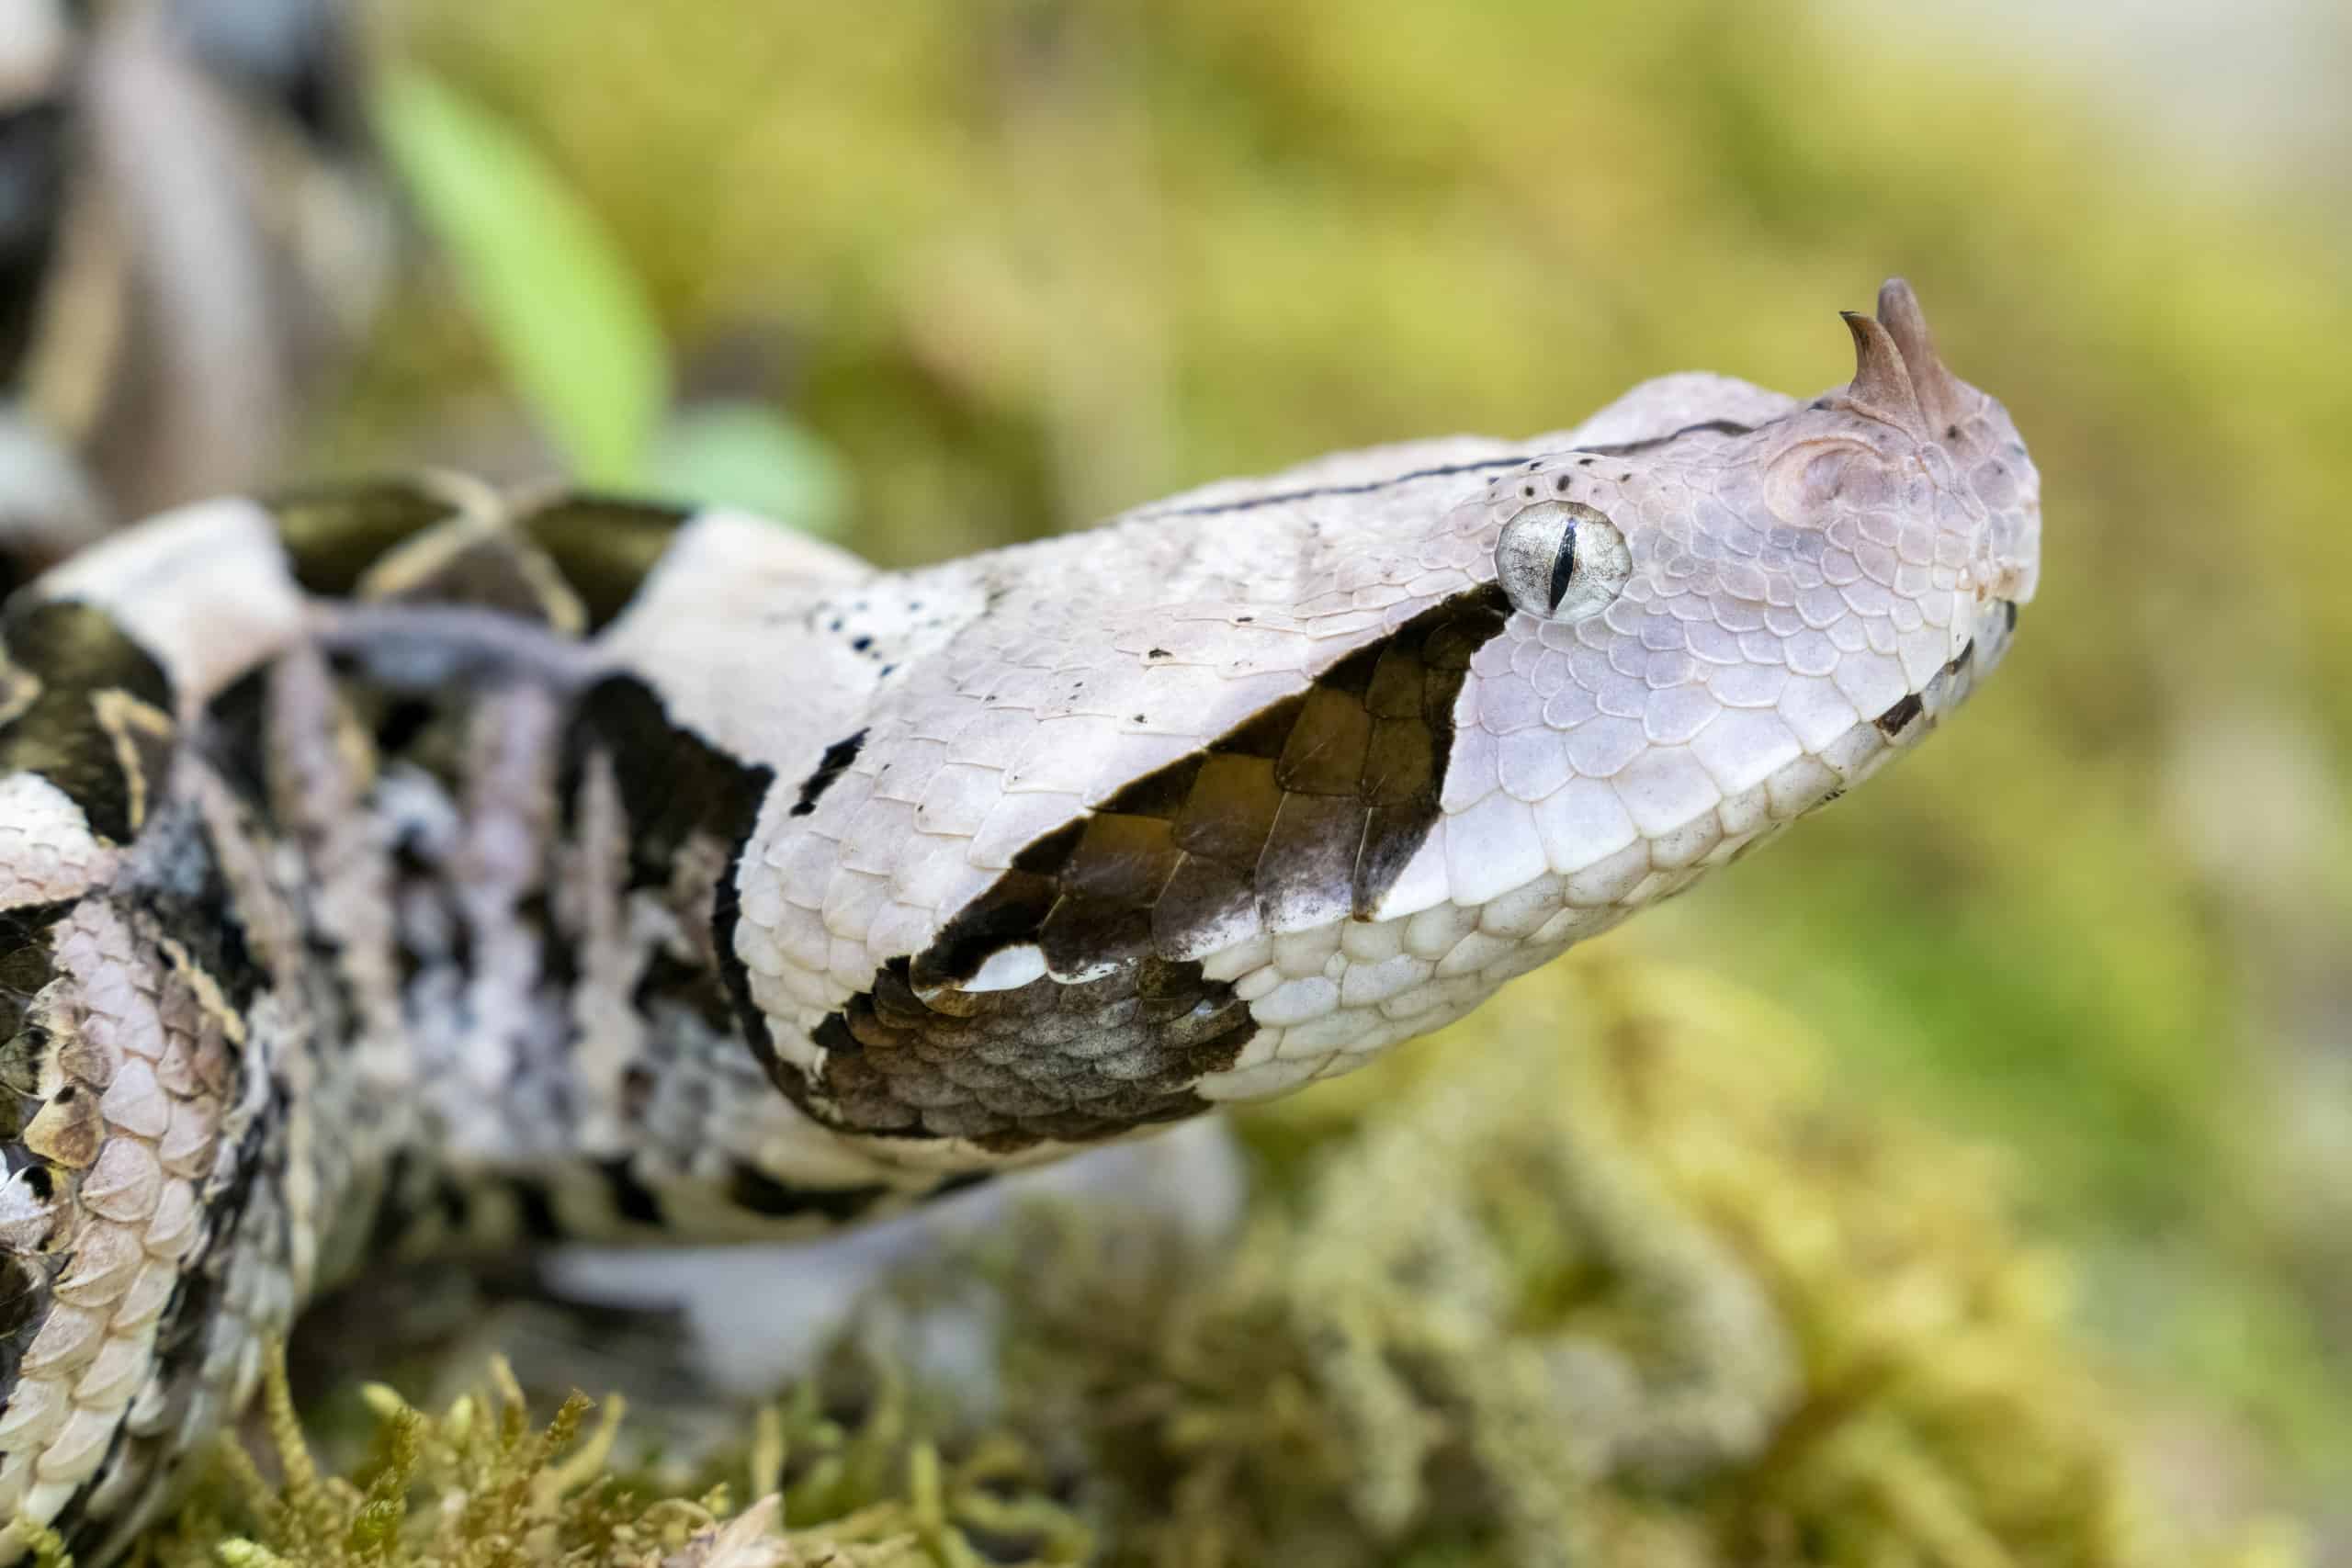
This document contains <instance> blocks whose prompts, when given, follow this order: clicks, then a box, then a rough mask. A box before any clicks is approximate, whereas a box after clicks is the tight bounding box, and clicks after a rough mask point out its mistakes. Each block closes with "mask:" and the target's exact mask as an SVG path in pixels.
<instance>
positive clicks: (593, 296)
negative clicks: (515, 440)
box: [374, 67, 670, 486]
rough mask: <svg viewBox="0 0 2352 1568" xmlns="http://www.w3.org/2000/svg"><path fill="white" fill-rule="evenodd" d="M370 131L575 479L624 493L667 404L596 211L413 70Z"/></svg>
mask: <svg viewBox="0 0 2352 1568" xmlns="http://www.w3.org/2000/svg"><path fill="white" fill-rule="evenodd" d="M374 108H375V120H376V128H377V134H378V137H379V140H380V141H381V142H382V144H383V147H384V151H385V154H386V156H387V158H388V159H389V160H390V164H391V165H392V167H393V169H394V171H395V172H396V174H397V175H398V176H399V178H400V180H401V184H402V186H404V187H405V188H406V190H407V192H408V195H409V197H410V198H411V199H412V200H413V202H414V204H415V206H416V209H417V211H418V212H419V214H420V215H421V216H422V218H423V220H424V224H425V226H426V228H427V229H428V230H429V231H431V232H432V234H433V236H434V237H435V239H436V240H437V241H439V243H441V245H442V246H443V247H444V248H445V249H446V250H447V253H448V254H449V256H450V258H451V260H452V262H453V263H454V264H455V265H456V267H457V270H458V276H459V277H460V279H461V280H462V282H463V285H464V288H465V290H466V293H467V295H468V297H469V300H470V301H471V303H472V305H473V308H474V310H476V312H478V313H479V315H480V316H481V322H482V326H483V329H484V331H486V332H487V333H489V336H490V340H491V343H492V346H493V347H494V348H495V349H496V351H497V354H498V356H499V358H500V360H501V361H502V362H503V365H504V367H505V370H506V374H507V376H508V377H509V378H511V379H512V381H513V382H514V385H515V389H517V390H518V391H519V392H520V394H521V395H522V397H523V399H524V400H526V402H527V403H528V404H529V406H530V408H531V410H532V412H534V414H535V415H536V416H537V419H538V420H539V422H540V423H541V424H542V425H543V426H544V427H545V429H546V430H547V433H548V436H549V437H550V438H551V439H552V440H553V441H554V442H555V444H556V445H557V446H559V447H560V449H561V450H562V452H563V455H564V457H565V458H566V460H567V461H568V462H570V464H571V467H572V468H573V470H574V471H575V473H576V474H577V476H578V477H579V478H581V479H584V480H585V481H587V482H589V483H591V484H608V485H623V486H625V485H630V484H634V483H636V482H638V481H639V479H640V478H641V477H642V475H643V472H644V463H645V457H646V452H647V449H648V446H649V445H650V441H651V438H652V434H653V430H654V426H655V423H656V422H657V421H659V420H660V418H661V416H662V409H663V408H664V406H665V405H666V404H667V403H668V401H669V397H670V372H669V356H668V353H667V349H666V345H665V344H663V341H662V330H661V327H660V325H659V324H658V322H657V321H655V319H654V315H653V310H652V306H651V304H650V301H649V300H648V299H646V295H645V290H644V288H642V287H641V286H640V284H639V281H638V279H637V277H636V276H635V275H634V274H633V273H631V272H630V270H629V268H628V265H627V264H626V263H625V262H624V261H623V259H622V258H621V255H620V253H619V251H618V250H617V249H616V247H615V245H614V243H613V241H612V237H611V235H610V234H609V233H608V232H607V231H606V230H605V226H604V224H603V223H602V222H601V221H599V220H598V219H597V218H596V215H595V214H594V212H592V211H590V210H589V209H587V208H586V207H585V206H583V205H582V203H581V201H580V199H579V197H577V196H575V195H574V194H573V193H572V192H571V190H570V189H569V188H568V187H567V186H565V185H564V183H563V180H562V178H561V176H560V175H558V174H557V172H556V171H555V170H554V169H553V168H552V167H550V166H549V164H548V162H547V160H546V159H544V158H542V157H541V156H540V155H539V154H538V153H537V152H536V151H534V150H533V149H532V147H531V146H530V145H529V143H528V142H526V141H525V140H524V139H523V137H522V136H521V135H520V134H519V133H518V132H517V131H516V130H515V127H513V126H512V125H510V124H508V123H507V122H506V121H504V120H503V119H501V118H499V117H498V116H496V115H494V114H492V113H490V112H489V111H487V110H485V109H483V108H482V107H481V106H480V105H477V104H474V103H470V102H469V101H468V100H467V99H466V98H465V97H464V96H462V95H460V94H458V93H456V92H454V91H452V90H451V89H450V88H449V87H448V86H447V85H445V84H443V83H442V82H441V81H439V80H438V79H436V78H435V77H434V76H433V75H432V74H430V73H426V72H424V71H421V70H418V69H416V68H414V67H404V68H398V69H394V70H392V71H390V72H388V73H386V76H385V79H384V81H383V83H382V85H380V87H379V89H378V93H377V96H376V102H375V106H374Z"/></svg>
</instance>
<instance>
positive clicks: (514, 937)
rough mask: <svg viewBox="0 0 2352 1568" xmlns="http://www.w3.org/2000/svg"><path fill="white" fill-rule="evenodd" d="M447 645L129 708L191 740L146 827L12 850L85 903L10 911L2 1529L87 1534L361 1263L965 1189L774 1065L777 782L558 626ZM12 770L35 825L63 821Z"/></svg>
mask: <svg viewBox="0 0 2352 1568" xmlns="http://www.w3.org/2000/svg"><path fill="white" fill-rule="evenodd" d="M414 629H415V628H413V627H410V626H393V627H391V628H389V629H387V628H385V627H378V628H376V629H375V630H374V631H371V632H368V634H366V635H356V636H331V637H326V638H324V639H322V640H313V641H305V642H302V643H300V644H297V645H296V646H295V647H293V648H292V649H289V650H288V651H287V652H285V653H283V654H282V655H281V656H279V657H278V658H277V659H275V660H272V661H270V662H268V663H266V664H264V665H262V666H260V667H258V668H256V669H254V671H251V672H250V673H248V674H247V675H245V676H244V677H243V678H242V679H240V680H239V681H237V682H235V683H233V684H232V685H231V686H230V687H229V688H228V689H226V690H225V691H223V692H221V693H220V694H219V695H218V696H217V697H216V698H215V699H214V700H213V701H212V702H211V703H210V704H209V705H208V707H207V709H206V711H205V713H204V714H203V716H201V717H200V719H198V721H197V722H196V723H194V724H193V725H190V726H187V727H186V728H185V729H184V730H183V732H182V733H181V734H180V736H179V742H180V743H179V744H177V745H176V746H171V745H167V744H166V742H167V740H168V739H169V738H170V735H171V730H170V728H169V727H168V726H166V725H164V724H162V723H160V722H157V723H153V724H150V723H148V722H147V721H146V720H144V719H142V718H141V717H139V716H137V714H136V712H135V711H134V710H131V709H125V710H124V711H123V712H121V713H118V714H116V715H115V716H114V728H115V731H116V733H117V735H118V737H119V740H120V742H121V745H122V746H123V747H124V748H127V749H130V750H136V749H137V748H138V747H139V746H140V745H141V743H142V739H141V738H142V737H148V738H151V739H153V742H154V744H153V748H152V750H150V751H149V752H148V754H147V761H148V762H149V763H151V764H152V770H153V771H152V773H144V772H141V770H139V769H137V768H132V769H130V770H127V771H126V774H125V776H127V777H131V778H134V779H137V780H140V781H141V782H140V783H139V784H138V786H137V787H138V791H139V795H140V798H139V799H138V800H137V801H136V802H135V803H134V804H133V807H132V808H131V809H130V811H129V813H128V817H127V822H126V825H130V823H135V828H136V830H135V831H133V832H124V833H122V834H121V835H120V840H119V847H116V845H113V844H107V843H104V842H100V843H99V844H98V847H97V848H96V850H95V851H94V853H96V855H97V856H98V860H97V862H96V863H91V864H87V865H75V866H65V867H61V866H56V865H50V864H47V863H45V862H43V861H41V860H40V857H39V856H38V855H26V854H18V855H15V856H14V857H13V859H11V857H10V855H9V854H8V852H7V846H6V844H0V874H6V875H13V876H14V877H16V878H17V880H18V881H19V882H20V883H23V882H36V883H37V882H39V881H40V879H42V878H43V877H50V878H53V879H54V880H55V881H56V882H57V883H58V885H59V886H61V887H63V886H72V887H73V888H74V889H75V891H74V894H73V896H71V897H58V898H53V899H46V900H39V901H30V902H28V901H26V900H24V899H23V898H21V897H19V898H17V899H16V900H14V903H15V907H14V908H10V909H9V910H8V911H7V913H6V916H5V917H0V995H5V999H6V1005H7V1008H8V1009H9V1010H11V1011H12V1012H13V1014H14V1015H15V1017H14V1021H15V1028H14V1031H13V1033H12V1036H11V1037H9V1038H8V1039H7V1041H6V1045H5V1047H0V1090H5V1093H0V1118H5V1120H0V1155H5V1157H6V1181H5V1183H0V1242H5V1243H6V1246H5V1247H0V1269H5V1270H6V1278H5V1280H0V1512H7V1511H9V1510H13V1509H21V1510H25V1511H28V1512H29V1513H31V1514H32V1515H34V1516H35V1517H44V1518H49V1519H51V1520H54V1521H55V1522H56V1523H57V1524H58V1526H59V1527H60V1528H61V1529H63V1530H64V1531H65V1533H66V1535H67V1538H68V1540H69V1541H72V1542H74V1543H75V1544H76V1545H77V1548H79V1549H81V1550H86V1551H92V1552H94V1553H96V1554H97V1555H104V1554H105V1552H106V1551H107V1544H106V1542H107V1540H108V1539H113V1538H114V1537H118V1536H119V1532H120V1531H122V1530H124V1529H128V1528H130V1523H131V1522H132V1521H134V1520H136V1519H137V1518H139V1517H141V1516H143V1515H144V1514H145V1513H147V1512H148V1511H149V1509H148V1506H149V1505H151V1504H152V1503H153V1501H154V1500H155V1498H156V1496H157V1495H158V1494H157V1492H156V1490H155V1489H156V1488H157V1487H158V1486H159V1485H160V1483H161V1481H162V1478H164V1476H166V1475H167V1474H168V1473H170V1472H172V1471H173V1470H174V1468H175V1464H176V1461H177V1460H178V1459H179V1458H180V1457H181V1456H182V1455H183V1454H184V1453H185V1452H186V1451H187V1450H188V1449H189V1448H190V1447H191V1446H192V1445H193V1444H195V1443H196V1442H198V1441H200V1440H202V1438H205V1437H206V1436H207V1435H209V1433H210V1432H211V1431H212V1430H214V1429H215V1428H217V1427H218V1425H219V1423H220V1420H221V1419H222V1418H223V1417H224V1416H225V1415H226V1414H228V1413H230V1412H233V1411H234V1410H236V1409H237V1408H240V1407H241V1406H242V1405H243V1403H244V1402H245V1400H246V1399H247V1398H249V1397H250V1395H251V1393H252V1390H253V1388H254V1384H255V1382H256V1380H257V1378H258V1376H259V1372H260V1364H261V1363H260V1358H261V1355H262V1352H263V1348H264V1347H265V1346H266V1344H267V1343H268V1341H269V1340H270V1338H271V1337H274V1336H277V1335H281V1334H283V1333H284V1332H285V1331H286V1329H287V1328H288V1326H289V1325H290V1324H291V1322H292V1320H293V1318H294V1316H295V1315H296V1314H297V1313H298V1312H299V1311H300V1308H301V1306H302V1305H303V1303H306V1302H307V1301H308V1300H310V1299H311V1297H313V1296H314V1295H316V1294H317V1293H318V1292H321V1291H322V1290H325V1289H327V1288H329V1287H330V1286H333V1285H334V1284H336V1283H339V1282H341V1281H343V1280H347V1279H349V1278H350V1277H352V1276H353V1275H354V1274H355V1273H356V1271H357V1270H358V1269H360V1268H361V1266H362V1265H363V1264H368V1263H381V1262H384V1261H388V1260H389V1261H392V1262H395V1263H397V1262H400V1261H402V1260H413V1259H415V1258H421V1257H424V1256H425V1255H427V1254H432V1253H444V1254H447V1253H466V1252H483V1251H489V1250H492V1249H510V1248H513V1247H517V1246H533V1245H540V1244H548V1243H554V1242H559V1241H563V1240H571V1239H593V1240H605V1241H628V1242H633V1243H639V1244H642V1243H647V1242H672V1241H674V1242H686V1241H709V1240H731V1239H755V1238H763V1237H776V1236H791V1235H806V1234H809V1233H811V1232H814V1231H818V1230H822V1229H826V1228H830V1227H831V1226H833V1225H836V1224H841V1223H843V1222H846V1221H849V1220H853V1219H857V1218H861V1217H865V1216H866V1215H868V1214H872V1213H882V1212H887V1211H888V1210H889V1209H892V1208H896V1207H900V1206H903V1205H905V1204H908V1203H910V1202H913V1201H918V1200H919V1199H921V1198H922V1197H924V1196H927V1195H928V1194H930V1193H932V1192H934V1191H937V1190H942V1189H943V1188H944V1186H946V1185H952V1184H953V1183H949V1182H943V1181H942V1180H941V1179H940V1177H939V1176H938V1175H937V1174H936V1173H923V1174H921V1175H908V1176H905V1177H903V1178H899V1177H896V1176H894V1174H893V1173H891V1172H888V1171H886V1170H880V1169H877V1168H875V1167H874V1166H873V1165H872V1163H871V1162H870V1161H866V1160H862V1159H860V1158H858V1157H857V1156H854V1155H853V1154H851V1153H849V1152H848V1151H846V1150H845V1149H843V1148H842V1146H841V1145H839V1144H838V1143H837V1141H836V1140H834V1139H833V1138H832V1137H831V1134H826V1133H825V1132H824V1131H823V1130H822V1129H821V1128H819V1127H818V1126H816V1125H815V1124H814V1123H813V1122H809V1121H808V1120H807V1118H805V1117H804V1116H802V1115H801V1113H800V1112H799V1111H797V1109H795V1108H794V1107H793V1105H792V1104H791V1103H790V1102H789V1101H788V1100H786V1098H785V1097H783V1096H782V1095H780V1094H778V1093H777V1092H776V1090H775V1088H774V1086H773V1085H772V1084H771V1083H770V1081H769V1079H768V1077H767V1075H766V1073H765V1071H764V1070H763V1067H762V1066H761V1064H760V1062H759V1060H758V1058H757V1057H756V1055H754V1054H753V1053H752V1051H751V1050H750V1049H749V1048H748V1047H747V1046H746V1044H745V1043H744V1040H743V1037H742V1033H741V1029H740V1027H739V1025H738V1023H737V1021H736V1013H735V1010H734V1006H733V1002H732V1000H731V997H730V987H729V976H728V975H727V973H726V967H725V964H723V963H722V962H721V960H720V957H719V955H720V953H722V952H723V951H724V948H723V946H722V944H721V943H720V942H718V939H717V936H716V934H715V933H717V932H718V931H720V930H721V929H722V928H723V924H724V919H725V916H726V913H727V911H726V910H725V909H724V908H723V898H722V895H721V891H720V890H721V888H722V886H724V884H725V882H726V879H727V874H728V872H729V867H730V864H731V862H732V859H733V857H734V856H735V854H736V853H738V852H739V850H740V845H741V840H742V839H743V837H744V836H745V835H746V834H747V833H748V831H749V829H750V823H751V818H752V813H753V811H754V809H755V807H756V803H757V800H758V797H759V794H760V791H761V789H762V788H763V785H764V782H765V781H764V779H763V777H762V776H758V775H757V774H756V773H755V772H754V771H751V770H744V769H741V768H740V767H739V766H738V765H737V764H735V763H733V762H731V761H728V760H727V759H725V758H723V757H721V756H720V755H719V754H718V753H717V752H715V751H712V750H709V749H708V748H703V747H699V746H698V744H697V743H695V742H694V741H693V740H692V739H691V738H690V737H686V736H684V735H682V734H681V733H679V732H676V731H674V730H671V729H670V728H668V726H667V722H666V720H664V719H663V717H662V712H661V708H660V705H658V704H657V703H656V702H654V701H653V700H652V698H651V696H650V694H649V693H648V692H646V690H645V689H644V688H643V687H642V686H641V685H639V684H638V683H637V682H635V681H634V680H632V679H631V678H629V677H627V676H623V675H615V674H611V673H608V672H600V671H594V670H593V669H588V668H584V667H582V665H581V664H580V663H579V662H578V661H577V659H576V654H574V653H571V652H567V651H565V650H564V649H563V648H561V647H559V646H558V645H555V644H553V643H549V644H548V645H547V646H538V645H536V644H532V643H529V642H521V643H518V642H517V641H516V640H515V637H514V635H513V632H512V629H511V627H500V628H496V629H495V630H494V635H492V636H489V637H486V638H478V639H476V640H474V641H472V642H470V643H469V641H468V638H467V636H466V635H465V634H464V632H463V630H462V628H458V630H457V631H455V632H454V633H453V630H452V627H451V626H449V625H447V624H442V625H437V626H434V627H433V628H431V630H432V634H433V635H432V636H431V637H427V638H424V639H423V640H421V641H420V640H419V639H417V638H416V637H413V635H412V633H413V631H414ZM126 689H128V688H126ZM130 700H133V699H126V701H130ZM150 777H152V778H153V780H154V782H155V785H156V787H155V788H154V789H153V792H152V797H150V793H149V792H148V790H147V787H146V784H145V782H144V781H145V780H146V779H148V778H150ZM0 787H5V788H9V789H13V790H15V791H16V792H17V794H18V795H24V796H25V797H26V798H23V799H17V800H11V801H8V802H6V803H0V805H5V807H6V810H7V811H8V814H9V815H8V819H9V820H11V821H16V822H21V823H30V824H33V825H34V826H38V816H39V813H40V811H41V810H43V809H45V808H47V807H51V806H55V807H59V808H60V809H61V810H62V809H64V808H66V807H67V805H68V803H66V802H65V801H64V799H63V797H62V795H59V798H58V800H56V801H50V800H49V799H48V798H47V795H45V794H44V793H43V792H45V791H46V792H49V793H52V794H53V793H57V792H56V790H55V786H53V785H51V784H46V783H43V782H41V781H40V780H38V779H35V778H33V777H32V776H31V775H29V774H27V773H20V774H18V775H17V778H16V780H15V781H13V782H11V783H9V784H6V785H5V786H0ZM28 837H38V835H32V834H29V833H28ZM13 891H14V892H16V893H17V894H20V895H21V894H22V893H23V892H25V891H26V889H25V888H23V887H21V886H20V887H18V888H16V889H14V890H13ZM84 1432H86V1433H88V1434H90V1437H89V1438H88V1440H86V1441H85V1440H82V1439H81V1438H77V1434H78V1433H84Z"/></svg>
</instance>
